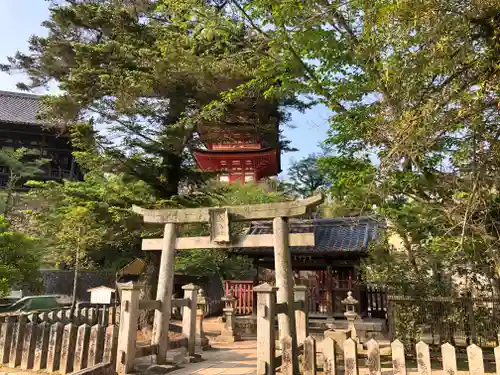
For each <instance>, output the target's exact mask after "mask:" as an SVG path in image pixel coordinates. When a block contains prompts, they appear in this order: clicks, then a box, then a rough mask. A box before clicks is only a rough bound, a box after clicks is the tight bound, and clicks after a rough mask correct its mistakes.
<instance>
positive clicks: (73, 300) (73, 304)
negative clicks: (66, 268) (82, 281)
mask: <svg viewBox="0 0 500 375" xmlns="http://www.w3.org/2000/svg"><path fill="white" fill-rule="evenodd" d="M79 267H80V236H79V237H78V242H77V245H76V255H75V272H74V273H73V296H72V298H71V309H70V316H73V314H74V312H75V309H76V292H77V289H78V271H79Z"/></svg>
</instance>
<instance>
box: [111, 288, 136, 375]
mask: <svg viewBox="0 0 500 375" xmlns="http://www.w3.org/2000/svg"><path fill="white" fill-rule="evenodd" d="M140 290H141V286H140V285H134V284H133V283H130V284H129V285H125V286H123V287H122V292H121V295H122V304H121V311H120V331H119V333H118V353H117V355H118V357H117V361H116V372H117V373H118V374H127V373H130V372H133V371H134V360H135V352H136V347H135V340H136V336H137V319H138V318H139V294H140Z"/></svg>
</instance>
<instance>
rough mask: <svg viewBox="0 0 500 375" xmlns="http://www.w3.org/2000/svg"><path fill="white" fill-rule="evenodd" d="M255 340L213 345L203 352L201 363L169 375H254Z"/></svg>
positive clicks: (190, 365)
mask: <svg viewBox="0 0 500 375" xmlns="http://www.w3.org/2000/svg"><path fill="white" fill-rule="evenodd" d="M256 349H257V342H256V341H255V340H248V341H239V342H236V343H234V344H231V345H226V344H214V343H212V349H209V350H206V351H204V352H203V354H202V357H203V359H204V360H203V361H202V362H199V363H192V364H188V365H185V366H186V367H185V368H181V369H178V370H175V371H173V372H170V373H169V375H191V374H195V375H219V374H223V375H246V374H256V364H257V360H256Z"/></svg>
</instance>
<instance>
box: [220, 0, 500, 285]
mask: <svg viewBox="0 0 500 375" xmlns="http://www.w3.org/2000/svg"><path fill="white" fill-rule="evenodd" d="M229 6H230V7H231V8H232V9H234V11H235V12H236V13H238V14H239V17H240V19H241V20H243V21H244V22H246V23H247V25H249V26H250V27H252V28H253V29H254V30H255V32H256V33H258V34H259V35H261V36H262V37H263V38H265V39H266V40H268V41H270V43H269V45H270V46H271V48H270V49H268V50H266V56H265V57H264V58H263V60H262V64H261V67H260V69H259V74H257V75H256V77H255V79H254V80H253V83H254V84H256V85H257V84H261V85H263V86H265V87H268V88H269V90H270V91H273V90H278V91H280V92H283V91H285V92H287V91H291V92H294V93H303V94H313V95H314V96H315V99H316V100H319V101H321V102H323V103H324V104H326V105H328V106H329V108H330V109H332V110H333V111H334V114H333V116H332V117H331V119H330V124H331V132H330V134H329V138H328V143H329V144H330V145H331V146H334V147H335V148H336V149H337V150H339V155H338V157H337V158H333V159H331V158H330V159H329V160H327V161H326V163H327V164H329V167H328V168H330V169H328V168H327V173H330V174H331V175H335V179H334V180H333V182H334V189H333V194H334V195H335V194H337V195H340V196H341V197H342V200H343V202H345V203H346V204H347V205H348V206H349V207H348V209H349V210H351V212H355V211H356V210H358V212H359V213H370V212H373V207H374V205H375V207H376V211H377V212H378V213H380V214H382V215H383V216H385V217H387V218H388V219H389V221H390V222H391V227H393V228H394V231H395V232H397V233H398V234H400V235H401V236H402V241H403V248H404V249H405V250H406V251H405V252H406V256H405V258H404V261H403V262H405V263H406V264H401V265H405V266H407V268H408V269H409V270H410V271H411V272H412V274H411V277H410V276H409V279H411V280H415V279H416V278H417V277H418V275H429V274H431V275H433V277H432V280H433V282H436V284H439V283H440V281H441V280H442V277H441V275H442V273H443V272H447V273H449V274H452V273H459V274H463V275H465V276H466V280H467V283H468V284H469V285H471V284H474V285H475V286H476V287H478V288H482V289H486V290H488V291H493V292H495V293H497V294H498V292H499V280H500V272H499V271H500V267H499V265H500V258H499V257H498V254H499V252H498V242H499V238H500V237H499V235H498V233H499V232H498V224H497V223H498V199H499V197H498V191H499V189H498V181H499V178H498V177H499V176H498V161H499V160H500V158H499V156H500V155H499V154H498V150H499V144H500V143H499V142H500V141H499V131H498V119H499V117H498V116H499V109H498V92H499V89H500V87H499V82H500V80H499V78H500V69H499V66H500V65H499V62H500V55H499V50H500V49H499V43H500V37H499V33H498V32H497V30H498V27H499V25H500V24H499V18H498V14H499V12H500V6H499V4H498V1H493V0H480V1H465V2H463V1H455V0H449V1H442V0H424V1H420V2H418V3H415V2H410V1H357V0H350V1H326V2H325V1H315V0H313V1H308V2H306V3H304V2H300V1H287V2H282V1H268V0H248V1H240V0H235V1H231V3H230V5H229ZM272 82H279V83H280V85H279V86H273V87H270V86H269V85H270V84H271V83H272ZM370 155H371V156H372V157H373V158H376V159H378V164H377V165H371V163H368V162H367V158H368V156H370ZM344 162H345V163H347V164H346V165H342V164H343V163H344ZM346 166H349V167H351V168H353V170H348V169H347V168H346ZM339 172H341V173H343V177H342V176H339V175H338V173H339ZM351 189H353V191H351ZM338 199H340V198H338ZM427 271H429V272H427ZM440 271H443V272H440ZM401 274H407V273H405V271H402V272H401ZM480 276H482V277H483V279H484V280H492V281H491V282H480V281H479V279H480Z"/></svg>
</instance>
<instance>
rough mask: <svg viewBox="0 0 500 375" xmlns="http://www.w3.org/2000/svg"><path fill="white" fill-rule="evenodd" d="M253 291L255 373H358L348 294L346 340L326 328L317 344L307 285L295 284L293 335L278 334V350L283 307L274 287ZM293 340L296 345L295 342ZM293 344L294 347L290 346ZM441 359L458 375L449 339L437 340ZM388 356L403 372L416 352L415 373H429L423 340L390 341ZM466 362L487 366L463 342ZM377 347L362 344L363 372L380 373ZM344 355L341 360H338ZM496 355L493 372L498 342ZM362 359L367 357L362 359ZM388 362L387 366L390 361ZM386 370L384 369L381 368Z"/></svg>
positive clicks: (472, 368) (474, 369) (476, 370)
mask: <svg viewBox="0 0 500 375" xmlns="http://www.w3.org/2000/svg"><path fill="white" fill-rule="evenodd" d="M254 290H255V292H256V293H257V373H258V374H261V375H274V374H276V372H277V370H278V369H279V372H280V373H281V374H284V375H296V374H304V375H316V374H322V375H335V374H336V373H337V369H338V368H339V367H340V366H342V367H343V373H344V374H345V375H357V374H359V373H360V371H359V370H360V366H359V363H360V356H359V355H358V350H360V349H361V348H362V347H361V345H360V343H359V341H358V340H357V337H356V331H355V328H354V319H352V318H353V317H354V315H355V312H354V305H355V304H357V302H358V301H356V300H355V299H354V298H353V297H352V295H351V293H348V296H347V298H346V299H345V300H343V301H342V303H343V304H344V305H346V312H345V316H346V317H347V318H348V319H350V318H351V319H350V321H349V326H350V327H349V334H348V336H349V337H347V338H344V339H340V338H339V339H333V338H332V337H331V336H330V335H329V333H331V332H330V331H325V336H324V338H323V340H322V341H321V342H320V343H319V344H318V345H316V339H315V338H314V337H312V336H308V333H307V314H306V311H307V310H306V308H305V302H306V301H307V290H306V289H305V288H304V289H302V288H301V287H295V302H294V311H295V321H296V326H295V329H294V330H292V334H293V335H295V340H296V342H297V343H298V345H297V344H295V343H294V341H295V340H294V337H293V336H291V335H283V336H281V337H280V338H279V340H278V344H279V346H280V352H277V350H276V343H277V340H276V338H275V331H276V328H275V327H276V326H275V323H276V317H277V316H278V315H279V314H287V311H288V309H287V307H286V306H283V305H282V304H277V303H276V291H277V290H278V288H276V287H274V286H271V285H269V284H262V285H260V286H258V287H256V288H254ZM295 345H296V346H295ZM294 346H295V348H294ZM440 349H441V358H440V362H441V363H442V368H443V373H444V374H457V355H456V350H455V347H454V346H452V345H451V344H449V343H445V344H443V345H441V347H440ZM390 352H391V357H392V362H391V365H392V369H391V370H392V373H393V374H406V373H407V365H406V356H411V354H414V356H413V358H414V359H415V358H416V359H417V361H416V365H417V369H416V370H417V372H418V374H419V375H431V357H430V350H429V345H428V344H426V343H425V342H423V341H420V342H418V343H417V344H416V345H415V348H414V352H413V353H410V352H408V351H405V346H404V345H403V343H402V342H401V341H399V340H395V341H393V342H392V343H391V344H390ZM466 352H467V362H468V367H469V372H470V373H471V374H474V375H484V374H485V367H484V366H485V365H484V359H485V358H484V356H483V351H482V349H481V348H480V347H478V346H477V345H475V344H471V345H469V346H467V350H466ZM380 353H381V348H380V345H379V343H378V342H377V341H376V340H374V339H371V340H369V341H368V342H367V343H366V354H364V355H363V356H362V357H365V358H364V359H366V367H367V370H368V371H367V373H369V374H375V375H377V374H381V373H382V370H385V369H382V368H381V361H380ZM340 358H342V360H341V361H338V360H339V359H340ZM494 358H495V363H496V368H497V373H499V369H500V346H497V347H496V348H495V349H494ZM363 362H365V361H363ZM391 365H389V366H391ZM385 372H386V371H384V373H385Z"/></svg>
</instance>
